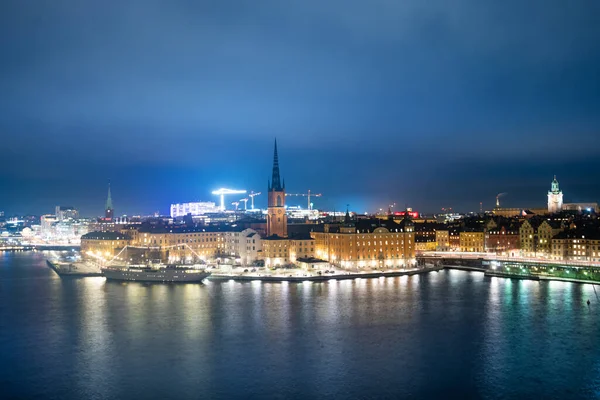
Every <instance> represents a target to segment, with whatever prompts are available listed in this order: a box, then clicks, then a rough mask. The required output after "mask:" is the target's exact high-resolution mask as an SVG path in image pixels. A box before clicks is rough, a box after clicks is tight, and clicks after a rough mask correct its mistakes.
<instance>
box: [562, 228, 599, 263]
mask: <svg viewBox="0 0 600 400" xmlns="http://www.w3.org/2000/svg"><path fill="white" fill-rule="evenodd" d="M552 258H553V259H554V260H564V261H570V260H574V261H591V262H600V232H598V230H593V231H579V230H575V229H573V230H567V231H563V232H560V233H559V234H557V235H556V236H555V237H554V238H552Z"/></svg>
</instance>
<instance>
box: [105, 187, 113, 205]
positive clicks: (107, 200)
mask: <svg viewBox="0 0 600 400" xmlns="http://www.w3.org/2000/svg"><path fill="white" fill-rule="evenodd" d="M105 209H106V210H112V209H113V204H112V196H111V195H110V182H109V183H108V196H107V197H106V207H105Z"/></svg>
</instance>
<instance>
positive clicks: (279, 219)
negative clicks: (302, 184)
mask: <svg viewBox="0 0 600 400" xmlns="http://www.w3.org/2000/svg"><path fill="white" fill-rule="evenodd" d="M272 235H277V236H279V237H286V236H287V215H286V213H285V182H283V184H282V182H281V177H280V176H279V158H278V156H277V140H275V150H274V152H273V175H272V177H271V182H270V183H269V185H268V207H267V236H272Z"/></svg>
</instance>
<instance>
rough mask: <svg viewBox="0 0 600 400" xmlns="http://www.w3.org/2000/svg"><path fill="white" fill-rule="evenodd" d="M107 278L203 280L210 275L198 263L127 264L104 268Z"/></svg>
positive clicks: (160, 280) (173, 280)
mask: <svg viewBox="0 0 600 400" xmlns="http://www.w3.org/2000/svg"><path fill="white" fill-rule="evenodd" d="M102 273H103V274H104V276H105V277H106V279H111V280H119V281H137V282H201V281H202V280H204V279H205V278H207V277H208V276H210V272H207V271H206V270H205V269H204V268H200V267H199V266H196V265H162V264H161V265H127V266H110V267H104V268H102Z"/></svg>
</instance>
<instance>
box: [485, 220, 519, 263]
mask: <svg viewBox="0 0 600 400" xmlns="http://www.w3.org/2000/svg"><path fill="white" fill-rule="evenodd" d="M485 246H486V249H485V250H486V251H487V252H492V253H496V254H501V255H510V256H514V255H515V252H514V250H516V249H519V248H520V234H519V228H518V227H517V226H514V225H502V226H497V227H495V228H492V229H490V230H488V231H487V232H486V240H485Z"/></svg>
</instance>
